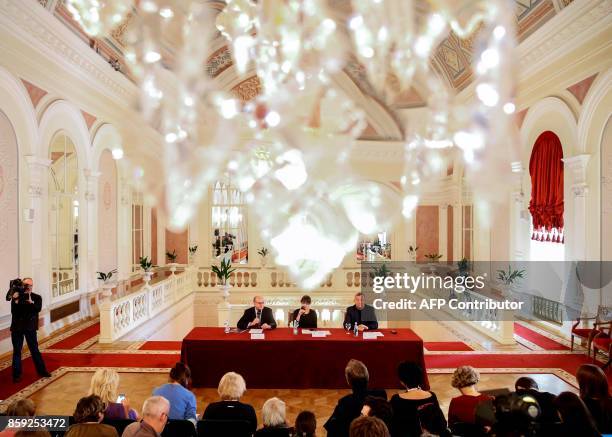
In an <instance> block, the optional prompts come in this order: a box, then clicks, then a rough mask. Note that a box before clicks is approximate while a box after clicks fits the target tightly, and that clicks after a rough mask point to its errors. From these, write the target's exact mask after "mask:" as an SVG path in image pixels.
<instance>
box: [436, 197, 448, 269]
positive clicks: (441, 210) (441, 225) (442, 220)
mask: <svg viewBox="0 0 612 437" xmlns="http://www.w3.org/2000/svg"><path fill="white" fill-rule="evenodd" d="M447 224H448V205H439V206H438V253H440V254H442V258H441V259H440V261H447V260H448V259H449V258H448V253H446V251H447V249H448V227H447Z"/></svg>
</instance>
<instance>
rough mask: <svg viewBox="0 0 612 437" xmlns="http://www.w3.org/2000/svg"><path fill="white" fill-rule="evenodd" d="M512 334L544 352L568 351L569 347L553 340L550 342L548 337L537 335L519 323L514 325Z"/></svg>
mask: <svg viewBox="0 0 612 437" xmlns="http://www.w3.org/2000/svg"><path fill="white" fill-rule="evenodd" d="M514 333H515V334H517V335H518V336H519V337H523V338H524V339H525V340H528V341H530V342H532V343H534V344H537V345H538V346H540V347H541V348H542V349H544V350H548V351H566V350H569V347H567V346H565V345H563V344H561V343H558V342H556V341H554V340H551V339H550V338H548V337H545V336H543V335H542V334H538V333H537V332H535V331H534V330H532V329H529V328H527V327H526V326H523V325H521V324H519V323H516V322H515V323H514Z"/></svg>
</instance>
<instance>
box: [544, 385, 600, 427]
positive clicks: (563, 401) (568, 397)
mask: <svg viewBox="0 0 612 437" xmlns="http://www.w3.org/2000/svg"><path fill="white" fill-rule="evenodd" d="M555 406H556V407H557V410H559V417H560V418H561V426H560V428H559V429H558V431H559V433H558V435H561V436H568V437H569V436H572V437H574V436H580V437H599V436H601V434H600V433H599V431H598V430H597V426H596V425H595V421H594V420H593V416H591V413H589V410H588V409H587V407H586V405H584V402H582V399H580V398H579V397H578V395H576V394H574V393H571V392H567V391H566V392H563V393H561V394H560V395H559V396H557V398H556V399H555Z"/></svg>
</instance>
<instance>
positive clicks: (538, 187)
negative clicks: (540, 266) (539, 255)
mask: <svg viewBox="0 0 612 437" xmlns="http://www.w3.org/2000/svg"><path fill="white" fill-rule="evenodd" d="M562 159H563V147H561V141H559V137H557V135H555V134H554V133H553V132H551V131H546V132H543V133H542V134H540V136H539V137H538V139H537V140H536V142H535V144H534V146H533V151H532V152H531V159H530V160H529V174H530V176H531V201H530V202H529V212H530V213H531V216H532V218H533V234H532V236H531V238H532V239H534V240H538V241H550V242H554V243H563V240H564V239H563V161H562Z"/></svg>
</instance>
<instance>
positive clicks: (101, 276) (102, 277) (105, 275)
mask: <svg viewBox="0 0 612 437" xmlns="http://www.w3.org/2000/svg"><path fill="white" fill-rule="evenodd" d="M96 273H97V274H98V276H97V279H98V280H99V281H102V283H103V284H104V285H108V284H109V283H110V280H111V278H112V277H113V275H114V274H115V273H117V269H113V270H111V271H110V272H96Z"/></svg>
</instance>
